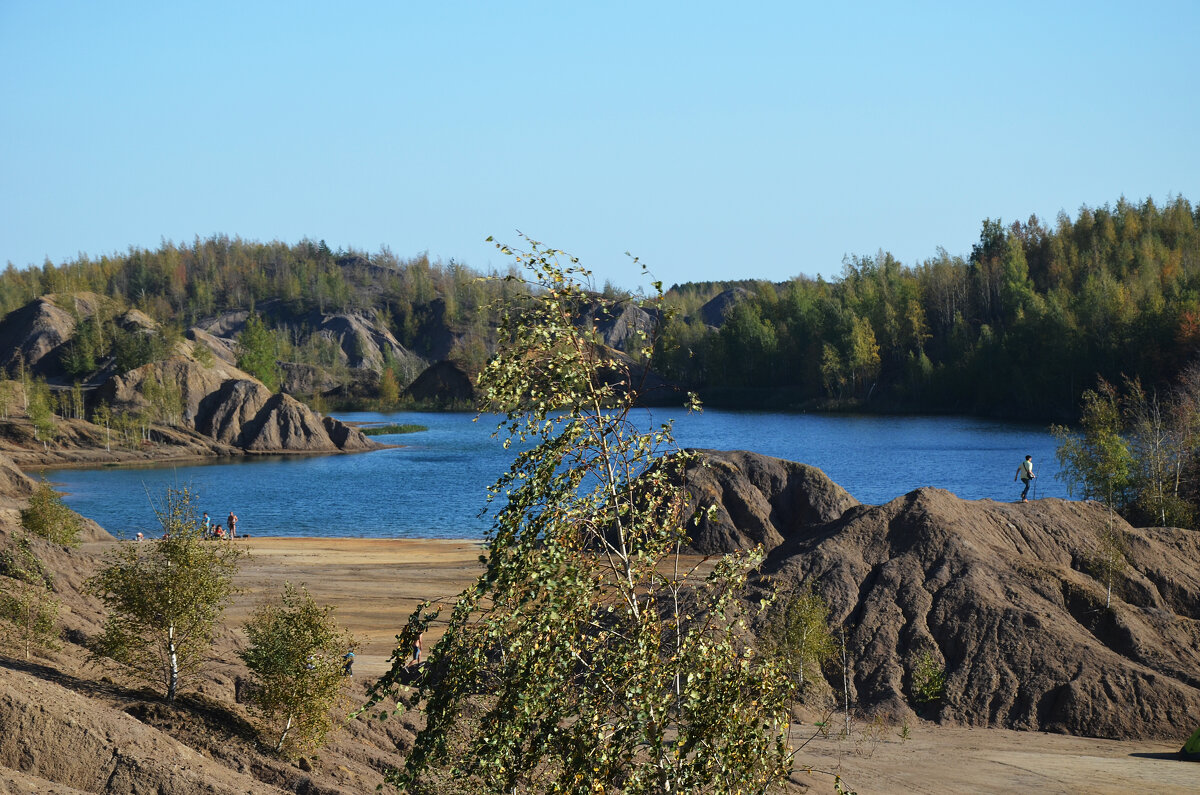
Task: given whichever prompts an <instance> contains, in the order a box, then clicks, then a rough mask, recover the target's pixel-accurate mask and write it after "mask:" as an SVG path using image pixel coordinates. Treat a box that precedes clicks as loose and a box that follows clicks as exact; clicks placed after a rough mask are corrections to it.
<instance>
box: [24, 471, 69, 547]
mask: <svg viewBox="0 0 1200 795" xmlns="http://www.w3.org/2000/svg"><path fill="white" fill-rule="evenodd" d="M21 526H22V527H24V528H25V529H26V530H28V531H29V532H31V533H33V534H34V535H38V536H41V537H42V538H45V539H47V540H48V541H52V542H54V543H55V544H64V545H66V546H70V547H74V546H79V533H80V531H81V530H82V529H83V520H82V519H80V517H79V514H77V513H75V512H74V511H72V510H71V509H70V508H68V507H67V506H66V504H65V503H63V501H62V497H60V496H58V492H56V491H55V490H54V488H53V487H52V486H51V485H50V484H49V483H47V482H46V481H45V479H43V480H42V482H41V483H39V484H38V485H37V488H35V489H34V490H33V496H32V497H30V498H29V507H27V508H26V509H25V510H23V511H21Z"/></svg>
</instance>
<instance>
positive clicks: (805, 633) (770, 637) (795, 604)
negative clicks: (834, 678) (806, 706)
mask: <svg viewBox="0 0 1200 795" xmlns="http://www.w3.org/2000/svg"><path fill="white" fill-rule="evenodd" d="M764 641H765V646H766V648H767V650H768V651H769V652H771V653H772V654H773V655H775V656H776V657H777V658H778V659H779V664H780V667H782V668H783V669H784V670H786V671H788V672H790V673H792V674H793V675H794V676H795V677H796V686H797V690H798V691H803V690H804V687H805V685H806V684H807V682H808V681H810V680H811V679H813V678H815V675H816V674H818V673H819V672H820V670H821V667H822V666H823V665H824V664H825V663H826V662H827V661H829V660H831V659H833V657H834V656H835V655H836V653H837V643H836V642H835V641H834V638H833V632H832V631H831V630H830V628H829V605H828V603H826V601H825V600H824V599H823V598H822V597H821V595H820V594H819V593H817V592H816V589H815V588H813V584H812V583H811V582H809V583H807V584H806V585H805V587H804V588H803V589H802V590H800V591H798V592H796V593H792V594H789V595H788V596H786V597H783V598H782V599H780V600H777V602H776V610H775V611H774V614H773V615H772V617H771V620H770V622H769V623H768V624H767V629H766V635H765V637H764ZM810 672H811V673H810Z"/></svg>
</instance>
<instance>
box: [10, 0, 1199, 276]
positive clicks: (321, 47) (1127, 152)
mask: <svg viewBox="0 0 1200 795" xmlns="http://www.w3.org/2000/svg"><path fill="white" fill-rule="evenodd" d="M738 6H739V7H735V6H734V4H732V3H726V4H710V3H703V2H690V3H645V2H642V3H616V2H612V3H601V2H593V3H532V2H529V3H527V2H508V3H482V2H481V3H460V2H443V3H422V4H411V3H354V2H348V3H341V4H329V3H302V2H301V3H266V2H246V1H243V2H236V3H224V2H203V3H188V2H180V3H163V2H161V1H160V2H153V3H136V2H119V1H114V2H112V3H95V2H77V3H72V2H54V0H47V1H46V2H33V1H30V2H17V1H15V0H0V59H3V73H2V75H0V114H2V116H0V121H2V126H0V181H2V184H3V186H4V189H3V191H2V192H0V262H4V261H8V262H12V263H14V264H16V265H17V266H18V267H24V266H26V265H29V264H39V265H40V264H41V262H42V261H43V259H44V258H45V257H49V258H50V259H51V260H53V261H55V262H58V261H62V260H65V259H70V258H73V257H75V256H76V255H77V254H78V253H80V252H85V253H87V254H89V255H93V256H95V255H99V254H104V253H111V252H114V251H123V250H125V249H126V248H127V247H129V246H142V247H148V248H154V247H157V246H158V245H159V243H160V241H162V240H164V239H165V240H175V241H190V240H192V238H194V237H195V236H197V235H199V236H201V237H206V236H209V235H212V234H215V233H222V234H228V235H230V236H241V237H242V238H246V239H250V240H264V241H265V240H275V239H278V240H283V241H286V242H295V241H297V240H299V239H301V238H303V237H309V238H312V239H314V240H317V239H324V240H326V241H327V242H328V243H329V245H330V246H331V247H333V248H335V249H336V248H339V247H354V248H357V249H365V250H367V251H377V250H378V249H379V248H380V246H381V245H387V246H388V247H390V248H391V250H392V251H393V252H395V253H396V254H397V255H398V256H401V257H408V256H413V255H415V254H418V253H420V252H422V251H428V252H429V254H430V256H431V257H434V258H440V259H442V260H444V261H445V260H449V259H451V258H453V259H456V260H458V261H460V262H464V263H466V264H468V265H471V266H473V267H476V268H480V269H486V268H489V267H499V268H503V267H506V266H507V262H506V261H505V260H504V258H503V257H502V256H500V255H499V253H498V252H496V251H495V250H494V249H493V248H492V247H491V246H490V245H489V244H487V243H486V242H485V238H487V236H488V235H494V236H495V237H496V238H497V239H500V240H504V241H515V239H516V230H520V231H521V232H524V233H526V234H528V235H530V236H532V237H534V238H536V239H538V240H541V241H544V242H546V243H547V244H551V245H553V246H555V247H558V248H562V249H566V250H568V251H570V252H571V253H573V254H575V255H577V256H579V257H581V258H582V259H583V262H584V264H585V265H586V266H588V267H590V268H592V269H593V270H594V271H595V272H596V274H597V279H598V280H599V281H600V282H603V281H604V280H605V279H608V280H611V281H613V282H614V283H616V284H619V285H623V286H634V285H636V284H637V283H638V281H639V279H638V278H637V273H636V271H635V269H634V268H632V267H631V266H630V264H629V262H628V260H627V259H626V257H625V256H624V252H626V251H629V252H631V253H633V254H636V255H637V256H639V257H640V258H641V259H642V260H643V261H645V262H646V263H647V264H648V265H649V266H650V269H651V271H652V272H653V274H654V275H655V276H656V277H657V278H660V279H662V280H663V281H665V282H666V283H667V284H671V283H673V282H682V281H689V280H704V279H728V278H766V279H773V280H782V279H786V278H790V277H792V276H797V275H801V274H805V275H809V276H816V275H817V274H823V275H826V276H836V275H837V274H838V273H840V271H841V262H842V258H843V256H844V255H847V254H863V255H872V254H874V253H875V252H876V251H877V250H879V249H883V250H887V251H891V252H892V253H893V254H895V255H896V256H897V257H898V258H900V259H901V260H902V261H903V262H905V263H909V264H915V263H917V262H919V261H921V260H923V259H925V258H928V257H931V256H933V255H934V254H935V252H936V249H937V247H938V246H942V247H945V248H946V249H947V250H948V251H949V252H950V253H951V254H966V253H968V252H969V251H970V247H971V244H972V243H973V242H974V241H975V240H976V239H977V238H978V235H979V229H980V225H981V222H982V220H983V219H984V218H988V217H990V218H996V217H999V218H1002V219H1003V220H1004V221H1005V222H1010V221H1013V220H1024V219H1026V218H1028V216H1029V215H1030V214H1031V213H1036V214H1037V215H1039V216H1040V217H1042V218H1043V219H1046V220H1048V221H1053V219H1054V217H1055V216H1056V214H1057V213H1058V212H1059V211H1066V212H1067V213H1068V214H1069V215H1071V216H1072V217H1074V215H1075V214H1076V213H1077V211H1078V209H1079V207H1080V206H1081V205H1083V204H1087V205H1090V206H1098V205H1103V204H1106V203H1115V202H1116V200H1117V199H1118V198H1119V197H1121V196H1122V195H1124V196H1125V197H1126V198H1128V199H1130V200H1131V201H1140V200H1142V199H1144V198H1146V197H1152V198H1153V199H1154V200H1155V201H1157V202H1160V203H1161V202H1164V201H1166V199H1167V198H1168V196H1170V195H1180V194H1181V195H1183V196H1185V197H1186V198H1188V199H1189V200H1191V201H1192V202H1193V203H1196V202H1200V190H1198V189H1200V146H1198V145H1197V142H1198V141H1200V57H1198V55H1197V41H1200V3H1195V2H1160V3H1158V2H1151V3H1145V4H1136V5H1135V4H1133V3H1119V4H1118V3H1103V2H1089V3H1065V2H1039V3H989V4H976V3H920V2H918V3H903V4H900V3H894V4H882V3H880V4H866V3H843V4H831V3H821V4H811V5H810V4H806V3H750V4H738Z"/></svg>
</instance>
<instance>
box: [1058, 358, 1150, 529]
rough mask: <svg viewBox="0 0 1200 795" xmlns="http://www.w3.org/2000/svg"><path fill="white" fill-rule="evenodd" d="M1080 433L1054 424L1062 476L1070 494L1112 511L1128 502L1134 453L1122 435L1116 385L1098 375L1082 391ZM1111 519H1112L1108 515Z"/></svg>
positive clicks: (1059, 472) (1059, 473)
mask: <svg viewBox="0 0 1200 795" xmlns="http://www.w3.org/2000/svg"><path fill="white" fill-rule="evenodd" d="M1080 426H1081V428H1082V434H1076V433H1073V432H1072V431H1071V430H1070V429H1069V428H1065V427H1063V426H1061V425H1053V426H1051V428H1050V431H1051V433H1053V434H1054V437H1055V438H1056V439H1057V440H1058V449H1057V451H1056V453H1055V455H1056V457H1057V458H1058V463H1059V471H1058V474H1057V475H1055V477H1056V478H1058V479H1059V480H1062V481H1063V482H1064V483H1065V484H1066V486H1067V491H1068V493H1070V494H1071V495H1075V494H1076V493H1079V494H1080V495H1081V496H1083V497H1085V498H1090V499H1097V500H1100V501H1101V502H1102V503H1104V505H1105V506H1106V507H1107V508H1108V509H1109V513H1110V514H1112V513H1113V512H1115V511H1118V510H1119V509H1121V508H1123V507H1124V505H1125V504H1126V503H1127V502H1128V492H1129V488H1130V485H1131V483H1130V477H1131V474H1132V471H1133V463H1134V462H1133V455H1132V453H1131V452H1130V449H1129V443H1128V442H1127V441H1126V440H1125V438H1124V437H1123V436H1122V435H1121V405H1120V399H1119V396H1118V395H1117V391H1116V389H1114V388H1113V386H1112V384H1110V383H1108V382H1107V381H1105V380H1104V379H1100V380H1099V382H1098V384H1097V387H1096V389H1095V390H1091V389H1089V390H1087V391H1085V392H1084V393H1083V411H1082V416H1081V418H1080ZM1110 521H1111V519H1110Z"/></svg>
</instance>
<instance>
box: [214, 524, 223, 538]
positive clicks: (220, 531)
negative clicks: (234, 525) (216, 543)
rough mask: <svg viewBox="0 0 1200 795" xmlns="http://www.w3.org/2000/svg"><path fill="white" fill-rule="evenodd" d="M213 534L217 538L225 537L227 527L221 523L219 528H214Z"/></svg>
mask: <svg viewBox="0 0 1200 795" xmlns="http://www.w3.org/2000/svg"><path fill="white" fill-rule="evenodd" d="M213 535H214V536H215V537H216V538H224V537H225V528H224V527H221V525H217V529H216V530H213Z"/></svg>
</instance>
